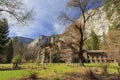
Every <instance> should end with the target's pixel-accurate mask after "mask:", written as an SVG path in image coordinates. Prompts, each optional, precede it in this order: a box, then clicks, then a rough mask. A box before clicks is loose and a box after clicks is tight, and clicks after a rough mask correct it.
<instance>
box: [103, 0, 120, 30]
mask: <svg viewBox="0 0 120 80" xmlns="http://www.w3.org/2000/svg"><path fill="white" fill-rule="evenodd" d="M104 10H105V11H106V15H107V18H108V19H109V20H110V21H111V22H112V23H113V28H118V27H120V14H119V13H120V0H104ZM114 15H117V16H114Z"/></svg>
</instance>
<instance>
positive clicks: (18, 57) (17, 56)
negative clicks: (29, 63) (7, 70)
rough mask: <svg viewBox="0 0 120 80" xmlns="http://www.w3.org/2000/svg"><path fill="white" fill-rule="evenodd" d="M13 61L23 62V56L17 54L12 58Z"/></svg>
mask: <svg viewBox="0 0 120 80" xmlns="http://www.w3.org/2000/svg"><path fill="white" fill-rule="evenodd" d="M12 63H21V56H20V55H16V56H14V57H13V58H12Z"/></svg>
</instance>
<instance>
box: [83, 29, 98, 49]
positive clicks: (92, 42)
mask: <svg viewBox="0 0 120 80" xmlns="http://www.w3.org/2000/svg"><path fill="white" fill-rule="evenodd" d="M84 46H85V48H86V49H87V50H99V49H100V37H99V36H98V35H97V34H96V33H95V32H94V31H93V30H92V31H91V35H90V39H88V40H86V41H85V45H84Z"/></svg>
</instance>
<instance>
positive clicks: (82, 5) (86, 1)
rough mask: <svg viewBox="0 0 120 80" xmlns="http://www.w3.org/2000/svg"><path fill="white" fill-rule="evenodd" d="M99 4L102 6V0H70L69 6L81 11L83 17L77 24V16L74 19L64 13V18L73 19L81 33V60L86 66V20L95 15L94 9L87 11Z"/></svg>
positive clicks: (81, 64) (81, 63) (82, 64)
mask: <svg viewBox="0 0 120 80" xmlns="http://www.w3.org/2000/svg"><path fill="white" fill-rule="evenodd" d="M97 4H98V5H97ZM99 6H100V0H70V1H69V2H68V7H74V8H77V9H78V10H79V11H80V16H81V17H80V19H79V20H78V21H77V22H78V24H76V18H74V19H72V18H70V17H69V16H68V15H66V14H65V13H63V14H62V16H63V20H66V21H68V20H69V21H72V22H73V23H74V26H75V27H76V28H77V29H78V30H79V33H80V38H79V62H80V66H84V63H83V61H84V60H83V45H84V41H85V40H86V38H85V36H84V34H85V29H86V22H87V21H88V20H89V18H90V17H92V16H93V15H95V12H94V11H93V12H90V13H87V11H88V10H89V9H91V8H98V7H99ZM74 8H73V9H74ZM86 13H87V15H86ZM77 19H78V18H77Z"/></svg>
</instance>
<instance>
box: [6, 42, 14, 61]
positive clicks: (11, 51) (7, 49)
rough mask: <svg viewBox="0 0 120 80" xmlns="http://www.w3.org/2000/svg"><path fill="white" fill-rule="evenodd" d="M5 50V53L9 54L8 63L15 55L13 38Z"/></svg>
mask: <svg viewBox="0 0 120 80" xmlns="http://www.w3.org/2000/svg"><path fill="white" fill-rule="evenodd" d="M5 50H6V52H5V54H6V55H7V63H10V62H11V59H12V57H13V43H12V40H10V41H9V43H8V44H7V46H6V48H5Z"/></svg>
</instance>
